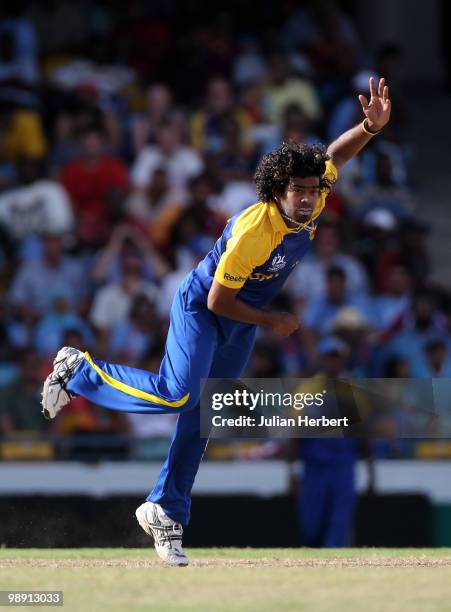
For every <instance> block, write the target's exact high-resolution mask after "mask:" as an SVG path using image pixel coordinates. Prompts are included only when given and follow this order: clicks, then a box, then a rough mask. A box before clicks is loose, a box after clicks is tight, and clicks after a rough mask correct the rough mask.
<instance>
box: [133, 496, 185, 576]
mask: <svg viewBox="0 0 451 612" xmlns="http://www.w3.org/2000/svg"><path fill="white" fill-rule="evenodd" d="M143 512H144V511H143V510H141V506H140V507H139V508H137V509H136V512H135V516H136V519H137V521H138V523H139V526H140V527H141V529H143V530H144V531H145V532H146V533H147V535H149V536H150V537H151V538H152V540H153V541H154V544H155V538H154V536H153V533H152V530H151V528H150V525H149V523H148V522H147V520H145V519H144V517H143V516H142V514H143ZM155 552H156V553H157V555H158V551H157V550H156V549H155ZM158 558H159V559H160V561H161V562H162V563H164V564H165V565H166V566H168V567H186V566H187V565H189V561H185V562H181V563H169V561H166V560H165V559H162V558H161V557H160V555H158Z"/></svg>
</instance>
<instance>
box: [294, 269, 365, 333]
mask: <svg viewBox="0 0 451 612" xmlns="http://www.w3.org/2000/svg"><path fill="white" fill-rule="evenodd" d="M345 306H353V307H354V308H355V309H356V310H358V311H359V312H360V313H361V314H362V315H363V316H364V317H365V318H366V319H367V320H371V319H372V318H373V311H372V305H371V303H370V302H369V301H368V300H366V299H365V298H364V297H363V296H361V295H353V294H352V293H351V294H350V293H347V292H346V273H345V271H344V270H343V269H342V268H340V267H338V266H331V267H330V268H328V270H327V272H326V294H325V295H324V296H318V297H316V298H312V299H311V300H309V301H308V302H307V306H306V308H305V310H304V314H303V317H302V318H303V322H304V325H305V327H306V330H308V331H309V332H311V333H312V334H313V335H314V336H315V338H316V339H319V338H320V337H321V336H323V335H325V334H326V333H328V330H329V328H330V325H331V321H332V320H333V319H334V317H335V316H336V315H337V313H338V312H339V311H340V310H341V309H342V308H343V307H345Z"/></svg>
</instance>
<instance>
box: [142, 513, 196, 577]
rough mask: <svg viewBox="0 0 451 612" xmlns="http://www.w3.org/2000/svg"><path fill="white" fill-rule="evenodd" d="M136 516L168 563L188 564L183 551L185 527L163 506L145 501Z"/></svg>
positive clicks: (159, 553)
mask: <svg viewBox="0 0 451 612" xmlns="http://www.w3.org/2000/svg"><path fill="white" fill-rule="evenodd" d="M135 514H136V518H137V519H138V523H139V524H140V525H141V527H142V528H143V529H144V531H145V532H146V533H147V534H148V535H150V536H152V538H153V540H154V544H155V550H156V551H157V554H158V556H159V557H160V559H162V560H163V561H164V562H165V563H167V564H168V565H173V566H176V565H180V566H184V565H188V563H189V561H188V557H187V556H186V555H185V553H184V552H183V548H182V534H183V527H182V526H181V525H180V523H176V522H175V521H173V520H172V519H171V518H169V516H168V515H167V514H165V512H164V510H163V508H162V507H161V506H160V505H158V504H154V503H153V502H149V501H147V502H144V504H141V506H139V508H137V510H136V512H135Z"/></svg>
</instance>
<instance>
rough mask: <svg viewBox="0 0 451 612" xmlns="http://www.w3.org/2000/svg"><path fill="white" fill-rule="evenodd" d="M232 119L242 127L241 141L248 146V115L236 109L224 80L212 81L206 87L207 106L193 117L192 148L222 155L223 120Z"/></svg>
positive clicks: (231, 93) (232, 95) (230, 88)
mask: <svg viewBox="0 0 451 612" xmlns="http://www.w3.org/2000/svg"><path fill="white" fill-rule="evenodd" d="M227 116H230V117H232V118H233V119H234V120H235V122H236V123H237V124H238V126H239V130H238V132H239V134H240V138H241V140H242V142H241V146H243V145H245V144H246V140H247V137H248V134H247V129H248V127H249V124H248V122H247V118H246V115H245V113H244V112H243V111H242V110H241V109H239V108H237V107H236V105H235V99H234V94H233V91H232V87H231V85H230V83H229V82H228V81H227V80H226V79H224V78H220V77H217V78H213V79H211V80H210V81H209V82H208V84H207V91H206V97H205V106H204V109H203V110H200V111H198V112H196V113H194V115H193V116H192V117H191V121H190V126H189V127H190V136H191V144H192V145H193V147H195V148H196V149H197V150H198V151H201V152H202V153H216V154H217V153H219V152H221V151H222V150H223V149H224V146H225V140H226V137H225V128H226V127H227V124H225V123H224V117H227Z"/></svg>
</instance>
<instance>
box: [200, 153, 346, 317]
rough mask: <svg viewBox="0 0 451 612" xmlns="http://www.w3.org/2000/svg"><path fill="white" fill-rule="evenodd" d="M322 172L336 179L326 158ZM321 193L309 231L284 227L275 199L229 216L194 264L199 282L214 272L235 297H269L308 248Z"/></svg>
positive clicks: (256, 302)
mask: <svg viewBox="0 0 451 612" xmlns="http://www.w3.org/2000/svg"><path fill="white" fill-rule="evenodd" d="M325 176H326V177H327V178H328V179H329V181H330V182H332V183H333V182H335V181H336V180H337V169H336V168H335V166H334V165H333V164H331V163H330V162H326V172H325ZM327 195H328V194H327V193H323V194H321V196H320V197H319V199H318V202H317V204H316V207H315V210H314V212H313V215H312V220H311V224H310V225H311V227H312V228H313V229H312V231H310V232H308V231H307V230H305V229H300V230H299V229H297V228H289V227H287V225H286V224H285V222H284V220H283V218H282V216H281V214H280V212H279V209H278V208H277V205H276V204H275V202H267V203H263V202H259V203H257V204H254V205H253V206H250V207H249V208H246V209H245V210H244V211H242V212H240V213H238V214H237V215H235V216H234V217H232V218H231V219H229V221H228V223H227V225H226V227H225V229H224V231H223V233H222V235H221V236H220V238H219V239H218V240H217V241H216V244H215V246H214V248H213V249H212V250H211V251H210V252H209V253H208V254H207V255H206V257H205V258H204V259H203V260H202V261H201V262H200V263H199V265H198V267H197V268H196V270H195V275H196V276H197V277H198V279H199V280H200V282H201V284H202V287H203V288H204V289H205V290H206V291H209V289H210V287H211V284H212V282H213V278H215V279H216V280H217V282H218V283H220V284H221V285H224V286H225V287H231V288H233V289H240V291H239V293H238V297H239V298H240V299H242V300H243V301H245V302H247V303H248V304H250V305H251V306H256V307H261V306H264V305H265V304H268V303H269V302H271V300H273V299H274V297H275V296H276V295H277V293H278V292H279V290H280V289H281V287H282V285H283V284H284V282H285V281H286V279H287V277H288V275H289V274H290V272H292V270H293V269H294V268H295V267H296V266H297V265H298V263H299V262H300V260H301V258H302V257H303V255H304V254H305V252H306V251H307V250H308V248H309V246H310V243H311V238H312V237H313V235H314V232H315V229H316V223H317V220H318V217H319V215H320V213H321V211H322V210H323V208H324V205H325V201H326V197H327Z"/></svg>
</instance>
